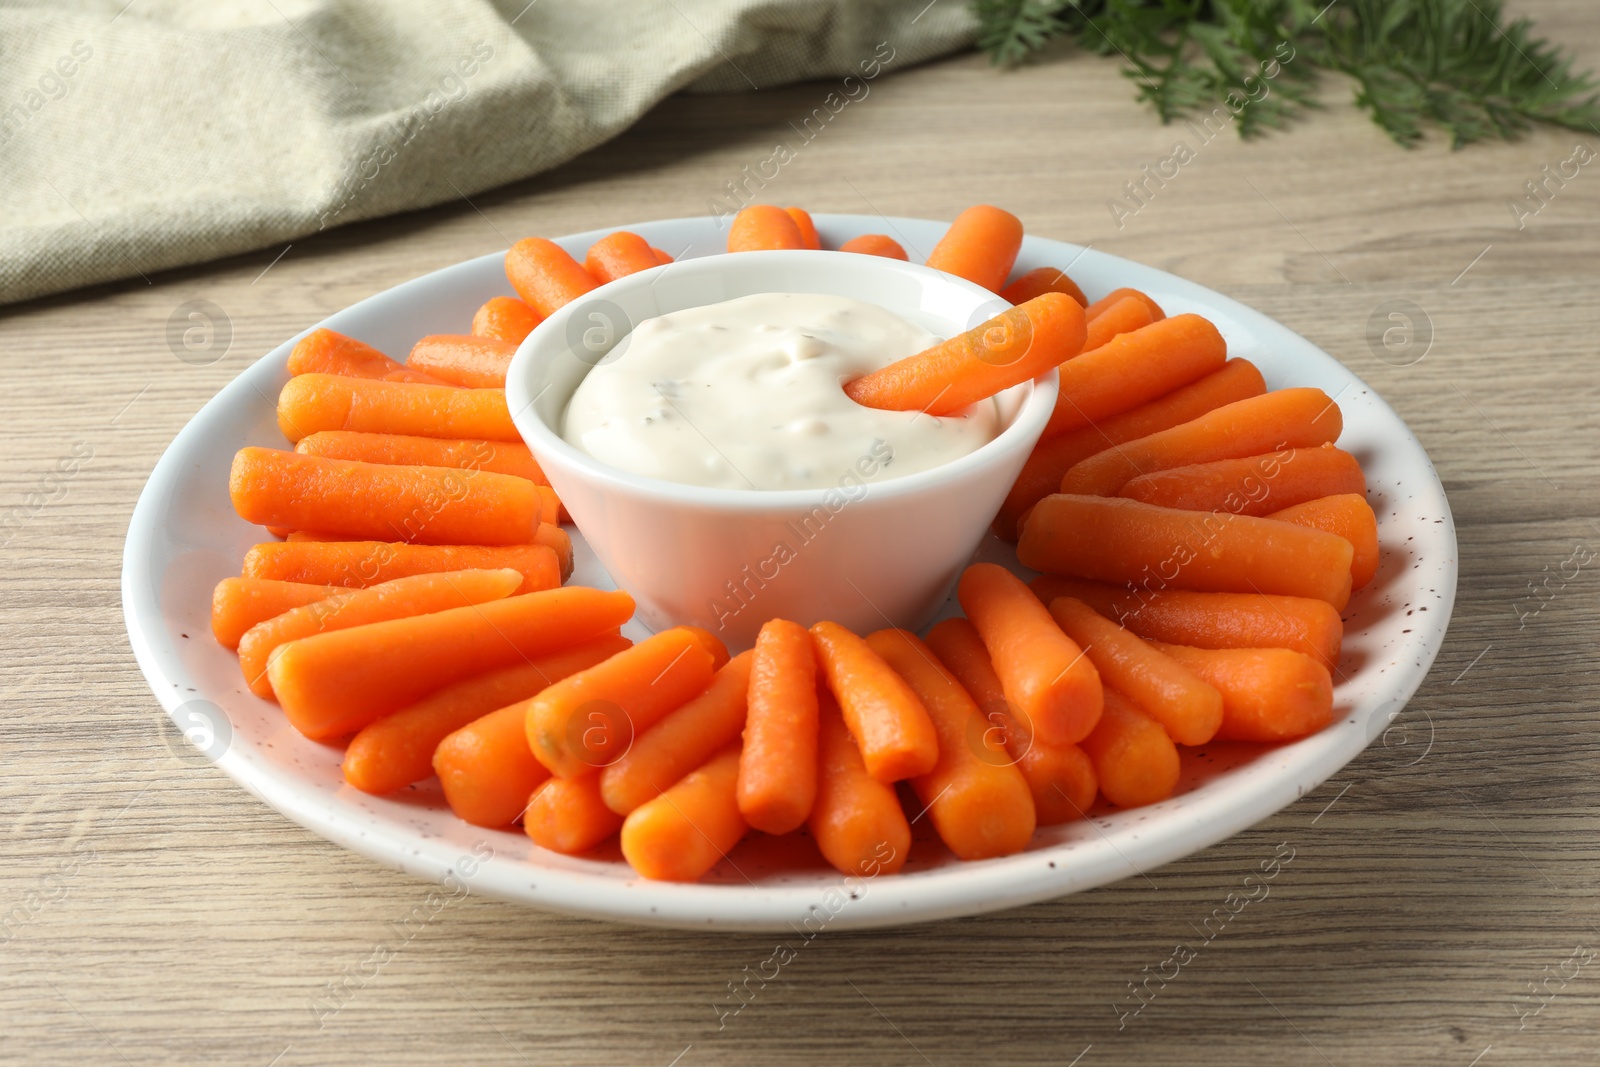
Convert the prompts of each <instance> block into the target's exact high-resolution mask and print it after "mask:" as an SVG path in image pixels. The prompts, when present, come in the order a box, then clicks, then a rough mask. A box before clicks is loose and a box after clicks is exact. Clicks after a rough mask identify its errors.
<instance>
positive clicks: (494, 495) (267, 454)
mask: <svg viewBox="0 0 1600 1067" xmlns="http://www.w3.org/2000/svg"><path fill="white" fill-rule="evenodd" d="M539 488H540V487H539V486H536V485H534V483H532V482H530V481H528V480H527V479H526V478H514V477H512V476H511V475H509V474H493V473H490V472H489V471H463V470H450V469H448V468H445V467H410V466H400V465H391V464H383V463H360V462H356V461H352V460H343V459H323V458H322V457H320V456H307V455H302V454H300V453H298V452H283V451H278V450H276V449H270V448H242V449H240V450H239V452H238V454H237V455H235V456H234V458H233V470H232V472H231V473H230V475H229V478H228V492H229V495H230V496H231V497H232V498H233V507H234V510H235V511H237V512H238V513H239V515H240V516H241V517H242V518H244V519H246V520H247V521H249V522H255V523H260V524H261V525H263V526H284V527H287V528H289V529H291V530H316V531H318V532H324V533H332V534H344V535H346V536H350V537H359V538H364V539H368V540H378V539H384V540H394V541H410V542H415V543H419V544H431V545H521V544H530V543H532V542H533V540H534V534H535V532H536V531H537V530H538V527H539V522H540V519H541V517H542V515H543V510H544V502H543V499H542V498H541V497H540V495H539V492H538V489H539Z"/></svg>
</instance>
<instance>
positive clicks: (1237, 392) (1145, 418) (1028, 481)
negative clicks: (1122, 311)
mask: <svg viewBox="0 0 1600 1067" xmlns="http://www.w3.org/2000/svg"><path fill="white" fill-rule="evenodd" d="M1139 306H1141V307H1142V306H1143V305H1139ZM1266 391H1267V386H1266V383H1265V382H1264V381H1263V380H1262V378H1261V372H1260V371H1258V370H1257V369H1256V367H1255V364H1253V363H1251V362H1250V361H1249V360H1245V359H1230V360H1228V362H1227V363H1225V364H1224V365H1223V367H1222V369H1221V370H1219V371H1215V372H1213V373H1211V374H1208V375H1206V376H1205V377H1204V378H1201V379H1200V380H1199V381H1197V382H1192V383H1190V384H1189V385H1185V386H1183V387H1181V388H1179V389H1174V390H1173V391H1172V392H1170V393H1168V394H1167V395H1166V396H1163V397H1160V398H1159V399H1156V400H1152V401H1150V402H1149V403H1147V404H1141V405H1140V406H1139V407H1136V408H1134V409H1133V410H1131V411H1125V412H1123V413H1122V414H1121V415H1113V416H1111V417H1110V418H1108V419H1105V420H1103V421H1101V422H1099V423H1097V424H1095V425H1094V426H1085V427H1083V428H1082V429H1080V430H1071V431H1068V432H1067V433H1064V434H1062V435H1060V436H1059V437H1051V438H1048V439H1047V440H1043V441H1040V442H1039V444H1038V445H1037V446H1035V447H1034V450H1033V454H1032V455H1030V456H1029V457H1028V459H1027V462H1025V463H1024V464H1023V465H1022V473H1021V474H1019V475H1017V480H1016V483H1015V484H1014V485H1013V486H1012V487H1011V492H1010V493H1008V494H1007V495H1006V500H1005V503H1004V504H1002V505H1001V506H1000V514H999V515H998V516H996V518H995V523H994V531H995V533H996V534H998V535H999V536H1001V537H1003V538H1005V539H1006V540H1007V541H1015V540H1016V539H1017V520H1018V519H1020V518H1021V517H1022V515H1023V513H1024V512H1026V511H1027V510H1028V509H1029V508H1031V507H1033V505H1035V504H1037V503H1038V502H1039V501H1040V500H1042V499H1043V498H1044V497H1046V496H1049V495H1050V494H1051V493H1054V492H1055V491H1056V490H1057V489H1058V488H1059V487H1060V485H1061V479H1062V477H1063V476H1064V475H1065V474H1066V473H1067V471H1069V470H1071V469H1072V468H1073V467H1074V466H1076V465H1077V464H1078V463H1080V462H1082V461H1083V460H1086V459H1088V458H1089V457H1090V456H1093V455H1095V454H1097V453H1099V452H1103V451H1105V450H1106V449H1108V448H1114V447H1116V446H1117V445H1120V444H1123V443H1124V442H1127V441H1133V440H1136V439H1138V438H1140V437H1145V436H1148V435H1149V434H1153V433H1155V432H1156V431H1158V430H1166V429H1170V428H1172V427H1174V426H1177V425H1178V424H1180V423H1184V422H1188V421H1189V420H1190V419H1195V418H1198V417H1199V416H1201V415H1204V414H1205V413H1206V412H1208V411H1211V410H1214V409H1216V408H1219V407H1222V406H1223V405H1224V404H1231V403H1233V402H1234V401H1235V400H1244V399H1246V398H1248V397H1252V396H1260V395H1261V394H1262V393H1264V392H1266Z"/></svg>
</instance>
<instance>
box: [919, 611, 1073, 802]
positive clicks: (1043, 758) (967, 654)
mask: <svg viewBox="0 0 1600 1067" xmlns="http://www.w3.org/2000/svg"><path fill="white" fill-rule="evenodd" d="M928 647H929V648H931V649H932V650H933V652H934V654H935V655H937V656H938V657H939V662H940V663H942V664H944V666H945V667H946V668H947V669H948V670H949V671H950V673H951V674H953V675H955V677H956V680H957V681H959V682H960V683H961V685H962V686H963V687H964V688H965V689H966V691H967V692H968V693H970V694H972V699H973V700H974V701H976V702H977V704H978V708H979V710H980V711H982V712H983V716H984V726H985V728H984V731H983V733H982V734H981V735H980V738H979V739H978V740H977V741H976V742H975V747H976V749H977V751H978V752H979V753H980V755H981V756H982V757H983V758H985V759H986V760H989V761H990V762H1007V763H1013V764H1015V765H1016V768H1017V770H1019V771H1021V772H1022V777H1023V779H1024V780H1025V781H1026V782H1027V783H1028V792H1029V793H1031V794H1032V795H1033V810H1034V814H1035V816H1036V818H1037V820H1038V823H1039V825H1040V826H1054V825H1056V824H1057V823H1064V822H1071V821H1072V820H1073V819H1080V818H1082V817H1083V815H1084V813H1085V812H1087V811H1088V810H1089V806H1090V805H1091V804H1093V803H1094V797H1095V793H1097V792H1098V791H1099V788H1100V787H1099V783H1098V782H1096V781H1095V777H1094V764H1092V763H1090V762H1089V757H1088V756H1086V755H1084V753H1083V749H1081V748H1079V747H1078V746H1077V745H1059V744H1053V743H1051V742H1049V741H1044V740H1042V739H1040V738H1039V737H1038V736H1036V735H1035V734H1034V733H1033V732H1032V730H1031V729H1030V728H1029V726H1028V723H1027V721H1026V719H1025V718H1024V717H1023V716H1022V714H1021V713H1020V709H1018V708H1016V707H1015V706H1014V705H1012V704H1011V703H1010V701H1008V700H1006V698H1005V689H1004V687H1003V686H1002V685H1001V682H1000V676H999V675H997V674H995V672H994V665H993V664H992V663H991V662H990V661H989V651H988V649H986V648H984V646H983V638H982V637H980V636H979V634H978V630H977V628H976V627H975V626H973V625H972V622H971V621H970V620H968V619H964V618H954V619H946V620H945V621H944V622H941V623H940V624H939V625H937V626H935V627H934V628H933V629H932V630H930V631H928ZM997 744H998V745H1000V746H1002V747H1003V749H1004V753H1005V757H1006V758H1005V759H1003V760H1002V759H1000V753H998V752H994V751H993V748H994V746H995V745H997Z"/></svg>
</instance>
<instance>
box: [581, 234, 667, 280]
mask: <svg viewBox="0 0 1600 1067" xmlns="http://www.w3.org/2000/svg"><path fill="white" fill-rule="evenodd" d="M659 266H661V264H660V262H659V261H658V260H657V259H656V253H655V250H654V249H653V248H651V247H650V242H648V241H646V240H645V239H644V238H643V237H640V236H639V235H638V234H636V233H629V232H628V231H627V230H618V231H617V232H616V233H613V234H609V235H608V236H605V237H602V238H601V239H600V240H598V241H596V242H595V243H594V244H592V245H590V246H589V254H588V256H586V257H585V258H584V261H583V267H584V269H585V270H587V271H588V272H589V273H590V274H591V275H592V276H593V277H594V279H595V280H596V281H598V282H600V283H602V284H604V283H605V282H614V281H616V280H617V279H618V278H626V277H627V276H628V275H630V274H637V273H639V272H640V271H642V270H651V269H652V268H655V267H659Z"/></svg>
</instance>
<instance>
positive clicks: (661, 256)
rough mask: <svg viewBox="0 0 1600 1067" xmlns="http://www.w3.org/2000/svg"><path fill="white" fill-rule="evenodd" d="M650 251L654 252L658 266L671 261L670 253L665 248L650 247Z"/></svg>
mask: <svg viewBox="0 0 1600 1067" xmlns="http://www.w3.org/2000/svg"><path fill="white" fill-rule="evenodd" d="M650 251H651V252H653V253H654V254H655V257H656V263H657V264H658V265H659V266H663V267H664V266H666V265H667V264H668V263H671V262H672V253H671V252H668V251H667V250H666V249H665V248H652V249H650Z"/></svg>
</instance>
